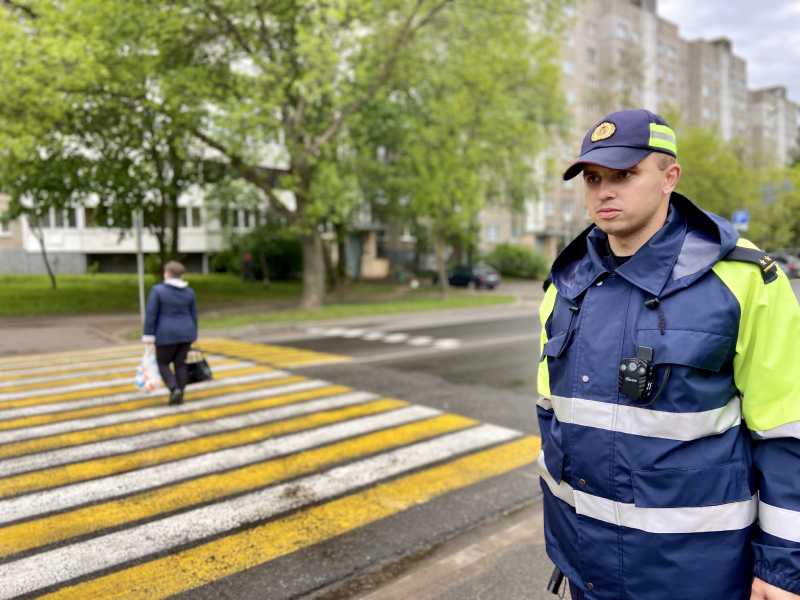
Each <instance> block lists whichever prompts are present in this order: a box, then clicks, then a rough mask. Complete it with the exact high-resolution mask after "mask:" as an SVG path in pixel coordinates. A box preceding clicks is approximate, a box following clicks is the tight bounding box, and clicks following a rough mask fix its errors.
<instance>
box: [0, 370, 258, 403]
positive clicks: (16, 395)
mask: <svg viewBox="0 0 800 600" xmlns="http://www.w3.org/2000/svg"><path fill="white" fill-rule="evenodd" d="M251 366H252V364H231V365H222V366H219V367H217V368H215V369H214V372H219V371H231V370H234V369H245V368H249V367H251ZM129 373H130V374H129V375H128V376H126V377H118V378H117V379H106V380H103V381H90V382H87V383H75V384H73V385H62V386H55V387H49V388H42V389H38V390H27V391H22V392H8V393H5V394H0V405H2V402H4V401H8V400H18V399H20V398H38V397H40V396H51V395H54V394H63V393H66V392H76V391H83V390H93V389H97V388H102V387H113V386H117V385H125V384H130V385H131V386H133V385H134V384H133V378H134V375H135V370H134V369H132V370H130V371H129Z"/></svg>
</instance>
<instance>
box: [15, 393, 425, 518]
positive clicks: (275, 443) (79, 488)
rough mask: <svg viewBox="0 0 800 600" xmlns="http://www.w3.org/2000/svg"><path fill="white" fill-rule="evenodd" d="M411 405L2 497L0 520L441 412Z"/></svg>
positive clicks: (312, 405)
mask: <svg viewBox="0 0 800 600" xmlns="http://www.w3.org/2000/svg"><path fill="white" fill-rule="evenodd" d="M373 399H374V396H373V395H372V394H369V393H367V392H353V393H350V394H342V395H340V396H335V397H332V398H324V399H322V400H316V401H313V402H309V403H307V404H305V405H302V406H301V405H298V406H297V407H296V408H295V407H288V406H287V407H282V408H281V409H279V410H276V412H275V415H277V416H275V417H274V418H276V419H277V418H280V411H283V415H284V416H285V417H292V416H295V417H296V416H301V415H304V414H312V413H314V412H319V411H323V410H333V409H337V408H345V407H347V406H353V405H355V404H361V403H363V402H367V401H369V400H373ZM410 408H412V409H414V410H410V411H408V409H401V410H402V411H404V412H401V411H392V412H389V413H383V414H379V415H372V416H369V417H362V418H360V419H352V420H350V421H345V422H343V423H336V424H334V425H329V426H327V427H321V428H317V429H311V430H309V431H301V432H299V433H294V434H291V435H287V436H283V437H278V438H267V439H265V440H262V441H260V442H255V443H252V444H247V445H243V446H236V447H234V448H227V449H225V450H218V451H216V452H209V453H207V454H201V455H199V456H192V457H190V458H185V459H182V460H177V461H173V462H169V463H164V464H160V465H154V466H150V467H145V468H143V469H137V470H134V471H129V472H127V473H121V474H119V475H110V476H108V477H102V478H99V479H92V480H90V481H83V482H79V483H74V484H72V485H67V486H63V487H58V488H53V489H50V490H41V491H38V492H33V493H30V494H26V495H24V496H18V497H14V498H8V499H5V500H0V524H4V523H9V522H11V521H14V520H17V519H25V518H28V517H34V516H36V515H42V514H45V513H50V512H53V511H60V510H66V509H68V508H73V507H75V506H80V505H82V504H86V503H89V502H99V501H102V500H110V499H112V498H118V497H121V496H127V495H129V494H133V493H136V492H141V491H142V490H148V489H150V488H154V487H157V486H161V485H168V484H173V483H176V482H178V481H183V480H186V479H191V478H194V477H201V476H203V475H208V474H210V473H216V472H219V471H223V470H226V469H233V468H236V467H241V466H244V465H248V464H253V463H256V462H261V461H265V460H269V459H272V458H276V457H279V456H283V455H286V454H290V453H292V452H298V451H300V450H308V449H309V448H314V447H316V446H321V445H324V444H327V443H330V442H331V441H336V440H339V439H344V438H346V437H350V436H352V435H360V434H361V433H363V432H365V431H373V430H377V429H383V428H385V427H394V426H396V425H398V424H400V423H405V422H409V421H412V420H417V419H422V418H427V417H430V416H434V415H436V414H439V412H438V411H436V410H435V409H429V408H427V407H410ZM405 411H407V412H405Z"/></svg>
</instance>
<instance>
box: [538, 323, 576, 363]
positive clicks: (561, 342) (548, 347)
mask: <svg viewBox="0 0 800 600" xmlns="http://www.w3.org/2000/svg"><path fill="white" fill-rule="evenodd" d="M574 332H575V330H574V329H569V330H568V331H565V332H563V333H558V334H556V335H554V336H553V337H552V338H550V339H549V340H547V342H545V345H544V347H543V348H542V356H541V357H540V359H539V360H540V361H542V360H544V359H545V358H559V357H560V356H561V355H562V354H564V352H565V351H566V350H567V348H568V347H569V344H570V342H571V341H572V336H573V334H574Z"/></svg>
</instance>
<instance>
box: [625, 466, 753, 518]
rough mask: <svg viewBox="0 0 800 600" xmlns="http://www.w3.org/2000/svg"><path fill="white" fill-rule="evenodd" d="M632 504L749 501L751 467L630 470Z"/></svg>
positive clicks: (672, 505)
mask: <svg viewBox="0 0 800 600" xmlns="http://www.w3.org/2000/svg"><path fill="white" fill-rule="evenodd" d="M631 484H632V486H633V503H634V504H635V505H636V506H639V507H641V508H675V507H682V506H683V507H686V506H715V505H718V504H727V503H729V502H740V501H742V500H750V499H751V498H752V496H753V494H752V492H751V491H750V484H749V477H748V470H747V468H746V466H745V465H744V464H742V463H738V462H737V463H725V464H722V465H713V466H709V467H692V468H684V469H640V470H635V471H632V472H631Z"/></svg>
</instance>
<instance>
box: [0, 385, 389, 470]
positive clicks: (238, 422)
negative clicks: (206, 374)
mask: <svg viewBox="0 0 800 600" xmlns="http://www.w3.org/2000/svg"><path fill="white" fill-rule="evenodd" d="M351 397H353V396H352V395H351ZM339 398H340V397H339ZM359 398H360V399H361V401H363V402H366V401H368V400H373V399H375V398H377V396H376V395H374V394H367V393H363V394H362V395H361V396H359ZM326 401H328V400H327V399H326V400H324V401H314V402H301V403H299V404H291V405H288V406H285V407H276V408H266V409H263V410H257V411H255V412H250V413H245V414H242V415H234V416H231V417H223V418H221V419H214V420H213V421H200V422H197V423H191V424H181V425H178V426H176V427H172V428H169V429H160V430H158V431H150V432H147V433H141V434H138V435H134V436H130V437H122V438H114V439H111V440H105V441H102V442H95V443H92V444H84V445H81V446H73V447H68V448H60V449H57V450H49V451H46V452H40V453H38V454H27V455H25V456H19V457H15V458H9V459H6V460H0V473H2V474H3V476H4V477H5V476H9V475H14V474H16V473H24V472H26V471H33V470H36V469H45V468H50V467H55V466H58V465H65V464H69V463H74V462H79V461H84V460H90V459H93V458H104V457H106V456H112V455H114V454H124V453H128V452H135V451H139V450H144V449H146V448H154V447H156V446H163V445H166V444H174V443H177V442H183V441H186V440H193V439H196V438H198V437H201V436H208V435H214V434H217V433H223V432H226V431H232V430H236V429H241V428H244V427H253V426H255V425H263V424H265V423H270V422H272V421H275V420H277V419H284V418H286V417H291V416H295V415H301V414H306V413H307V412H308V411H309V407H320V406H321V407H325V406H326ZM331 401H332V402H334V403H335V402H339V400H331ZM319 410H325V409H324V408H322V409H319Z"/></svg>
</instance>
